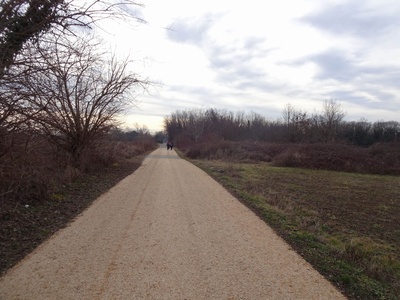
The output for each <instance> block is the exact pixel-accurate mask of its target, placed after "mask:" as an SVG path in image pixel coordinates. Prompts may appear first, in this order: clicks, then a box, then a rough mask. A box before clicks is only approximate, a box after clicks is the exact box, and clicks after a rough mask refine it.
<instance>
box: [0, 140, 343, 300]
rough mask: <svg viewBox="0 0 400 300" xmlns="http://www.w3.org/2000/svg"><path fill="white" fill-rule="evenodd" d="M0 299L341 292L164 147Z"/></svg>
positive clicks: (9, 280) (44, 251)
mask: <svg viewBox="0 0 400 300" xmlns="http://www.w3.org/2000/svg"><path fill="white" fill-rule="evenodd" d="M0 299H4V300H8V299H345V297H344V296H343V295H342V294H341V293H340V292H339V291H337V290H336V289H335V287H333V286H332V285H331V284H330V283H329V282H328V281H327V280H325V279H324V278H323V277H322V276H321V275H320V274H319V273H318V272H317V271H315V270H314V269H313V268H312V267H311V266H310V265H309V264H308V263H306V262H305V261H304V260H303V259H302V258H301V257H300V256H299V255H298V254H296V253H295V252H294V251H293V250H292V249H291V248H290V246H288V245H287V244H286V243H285V242H284V241H283V240H282V239H281V238H279V237H278V236H277V235H276V234H275V233H274V232H273V231H272V229H271V228H270V227H268V226H267V225H265V223H264V222H262V221H261V220H260V219H259V218H258V217H257V216H256V215H255V214H253V213H252V212H251V211H250V210H249V209H247V208H246V207H245V206H243V205H242V204H241V203H240V202H239V201H237V200H236V199H235V198H234V197H232V196H231V195H230V194H229V193H228V192H227V191H225V190H224V189H223V188H222V187H221V186H220V185H219V184H218V183H217V182H215V181H214V180H213V179H211V178H210V177H209V176H208V175H207V174H206V173H204V172H203V171H201V170H200V169H198V168H196V167H195V166H193V165H192V164H190V163H189V162H187V161H185V160H183V159H180V158H179V157H178V156H177V154H176V153H175V151H173V150H172V151H171V150H167V149H166V148H164V147H161V148H160V149H157V150H156V151H154V152H152V153H151V154H150V155H149V156H148V157H147V158H146V159H145V161H144V162H143V165H142V166H141V167H140V168H139V169H138V170H137V171H136V172H134V173H133V174H132V175H130V176H128V177H126V178H125V179H124V180H122V181H121V182H120V183H119V184H117V185H116V186H115V187H114V188H112V189H111V190H109V191H108V192H107V193H105V194H103V195H102V196H101V197H99V198H98V199H97V200H96V201H95V202H94V203H93V204H92V205H91V206H90V207H89V208H88V209H87V210H85V211H84V212H83V213H82V214H81V215H80V216H78V217H77V218H76V219H75V220H74V221H73V222H72V223H71V224H70V225H69V226H68V227H67V228H64V229H62V230H60V231H59V232H57V233H56V234H55V235H53V236H52V237H51V238H50V239H49V240H47V241H46V242H45V243H43V244H42V245H40V246H39V247H38V248H37V249H36V250H35V251H34V252H33V253H32V254H30V255H28V256H27V257H26V258H25V259H24V260H23V261H21V262H20V263H19V264H18V265H16V266H15V267H14V268H13V269H11V270H10V271H9V272H7V273H6V274H5V276H3V277H2V278H1V279H0Z"/></svg>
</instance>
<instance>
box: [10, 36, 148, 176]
mask: <svg viewBox="0 0 400 300" xmlns="http://www.w3.org/2000/svg"><path fill="white" fill-rule="evenodd" d="M98 46H99V45H98V43H97V42H95V41H94V40H87V39H80V38H78V39H75V40H72V39H71V38H70V37H59V38H58V40H57V41H56V42H54V43H51V44H48V45H43V46H42V47H41V48H40V49H39V53H40V56H41V60H40V61H38V62H37V63H36V65H35V66H34V69H35V76H30V75H27V76H25V77H22V78H21V77H19V78H17V79H18V80H17V81H15V82H13V83H12V84H11V86H10V88H13V92H14V94H16V95H20V97H21V98H23V99H24V102H23V105H20V108H19V113H20V114H21V115H24V116H26V118H27V119H29V120H31V121H32V122H33V123H34V124H35V126H36V127H37V130H38V131H39V132H41V134H43V135H44V136H46V138H47V139H48V140H49V141H50V142H52V143H53V144H55V145H56V146H58V147H60V148H62V149H64V150H65V151H67V152H68V153H69V154H70V155H71V158H72V163H73V165H74V167H76V168H79V167H81V162H82V161H81V158H82V153H83V151H84V150H85V149H86V148H87V147H88V146H89V145H90V144H91V143H92V142H93V141H94V140H95V139H96V138H97V137H99V136H100V135H101V134H103V133H105V132H107V130H109V129H110V128H111V127H112V126H113V125H114V124H115V122H116V116H117V115H118V114H119V113H121V112H122V110H123V109H124V108H125V107H126V104H128V103H131V102H132V101H134V96H133V95H132V94H131V91H132V88H134V87H138V86H142V87H144V86H145V85H146V84H147V81H146V80H141V79H139V78H138V77H137V76H136V75H135V74H133V73H131V72H130V71H129V61H128V60H125V61H122V62H118V61H117V60H116V59H115V57H111V58H109V59H106V58H105V55H104V53H100V52H99V51H98V49H99V48H98ZM50 52H51V53H52V55H49V53H50ZM30 68H32V66H30Z"/></svg>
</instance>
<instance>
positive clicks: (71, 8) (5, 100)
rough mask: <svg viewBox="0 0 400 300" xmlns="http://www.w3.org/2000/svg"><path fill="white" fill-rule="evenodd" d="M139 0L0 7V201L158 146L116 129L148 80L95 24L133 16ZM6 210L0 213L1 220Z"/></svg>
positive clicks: (37, 194)
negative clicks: (113, 50) (114, 51)
mask: <svg viewBox="0 0 400 300" xmlns="http://www.w3.org/2000/svg"><path fill="white" fill-rule="evenodd" d="M132 5H133V6H135V5H138V4H137V3H135V2H134V1H131V0H126V1H108V0H93V1H89V2H85V3H82V2H80V1H74V0H68V1H63V0H62V1H60V0H32V1H21V0H7V1H1V3H0V17H1V18H0V53H1V54H0V205H1V207H2V208H3V209H2V212H5V211H6V209H5V207H6V206H7V205H8V204H10V203H14V204H15V205H17V204H18V203H19V202H20V201H22V200H24V202H25V203H28V202H35V201H41V200H43V199H45V198H46V197H48V195H49V193H51V191H52V190H53V189H54V188H56V187H57V185H60V184H64V183H68V182H70V181H71V180H73V179H74V178H76V177H79V176H80V175H81V174H82V173H85V172H91V171H93V170H99V169H101V168H102V167H106V166H109V165H111V164H113V163H116V162H118V160H120V159H121V158H126V157H130V156H133V155H136V154H139V153H142V152H144V151H147V150H149V149H151V148H153V147H154V145H155V142H154V139H153V137H151V136H150V135H149V133H148V132H143V131H139V132H137V131H135V134H131V135H130V136H129V137H128V138H122V135H121V134H119V135H118V134H117V132H118V130H115V128H116V127H117V126H118V123H117V121H116V120H117V117H118V115H119V114H120V113H121V112H122V111H123V110H124V109H125V108H126V107H127V106H128V105H132V104H134V103H135V95H137V91H138V90H141V89H142V88H145V86H146V85H147V84H148V82H147V81H146V80H142V79H141V78H140V77H139V76H138V75H137V74H134V73H132V72H131V71H130V70H131V69H130V68H129V66H130V61H129V60H128V59H126V60H120V59H117V58H116V56H115V55H114V56H113V55H110V54H109V53H108V51H107V50H105V48H104V46H103V44H102V42H101V41H99V40H98V39H96V38H95V37H94V36H93V35H92V34H91V32H90V29H91V28H92V27H93V26H94V25H95V24H96V23H97V22H98V21H100V20H102V19H103V18H118V19H126V18H133V19H137V18H136V17H135V16H133V15H131V11H132V10H130V8H131V7H130V6H132ZM1 218H2V215H0V220H1Z"/></svg>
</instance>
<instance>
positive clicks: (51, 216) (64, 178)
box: [0, 136, 157, 273]
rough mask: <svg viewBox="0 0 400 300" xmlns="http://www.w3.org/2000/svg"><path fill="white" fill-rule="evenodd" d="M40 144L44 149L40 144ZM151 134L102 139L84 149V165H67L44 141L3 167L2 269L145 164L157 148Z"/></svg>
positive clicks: (0, 212)
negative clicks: (138, 136) (122, 139)
mask: <svg viewBox="0 0 400 300" xmlns="http://www.w3.org/2000/svg"><path fill="white" fill-rule="evenodd" d="M37 144H40V146H41V147H38V145H37ZM156 146H157V145H156V143H155V142H154V140H153V138H152V137H151V136H148V137H147V138H144V137H141V138H137V139H136V141H115V140H114V141H113V140H112V139H111V137H109V138H107V139H102V140H99V141H97V142H96V143H95V145H93V147H92V148H90V149H87V151H86V152H85V159H84V160H83V161H84V162H85V164H84V165H85V168H84V169H80V170H77V169H74V168H71V166H69V165H67V164H65V156H64V155H62V154H61V153H58V154H57V153H55V152H54V151H53V150H54V149H53V148H52V147H51V144H49V143H46V142H45V141H41V142H40V143H39V141H36V143H33V142H32V141H31V142H30V145H29V146H28V147H27V148H25V149H23V152H20V153H19V155H17V152H16V151H15V149H14V152H13V153H14V155H12V156H13V157H10V156H11V155H6V156H3V157H2V160H1V162H2V164H1V165H0V207H1V210H0V258H1V259H0V273H1V272H4V271H5V270H7V269H8V268H10V267H11V266H12V265H13V264H15V263H16V262H18V260H20V259H21V258H23V257H24V256H25V255H26V254H27V253H29V252H30V251H32V250H33V249H34V248H35V247H36V246H38V245H39V244H40V243H41V242H42V241H43V240H44V239H46V238H47V237H49V236H50V235H51V234H52V233H54V232H55V231H57V230H58V229H60V228H61V227H64V226H65V225H66V224H68V223H69V222H70V221H71V220H72V219H73V218H74V217H75V216H76V215H77V214H79V213H80V212H81V211H82V210H83V209H84V208H86V207H87V206H88V205H89V204H90V203H91V202H92V201H93V200H94V199H96V198H97V197H98V196H99V195H100V194H102V193H103V192H105V191H106V190H108V189H109V188H111V187H112V186H114V185H115V184H116V183H117V182H118V181H119V180H121V179H122V178H124V177H125V176H127V175H129V174H131V173H132V172H133V171H134V170H135V169H136V168H138V167H139V166H140V163H141V160H142V158H143V156H140V155H141V154H143V153H145V152H147V151H149V150H152V149H154V148H155V147H156Z"/></svg>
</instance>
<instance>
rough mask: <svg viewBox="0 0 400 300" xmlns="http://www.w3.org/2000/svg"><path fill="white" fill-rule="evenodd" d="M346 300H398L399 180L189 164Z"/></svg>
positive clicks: (248, 165) (257, 166)
mask: <svg viewBox="0 0 400 300" xmlns="http://www.w3.org/2000/svg"><path fill="white" fill-rule="evenodd" d="M195 163H196V164H197V165H198V166H200V167H201V168H203V169H205V170H206V171H207V172H209V173H210V174H211V175H212V176H213V177H214V178H216V179H217V180H218V181H220V182H221V183H222V184H223V185H224V186H225V187H227V188H228V189H229V190H230V191H231V192H232V193H234V194H235V195H236V196H237V197H238V198H239V199H241V201H243V202H244V203H245V204H246V205H248V206H249V207H250V208H251V209H253V210H254V211H255V212H256V213H257V214H258V215H259V216H260V217H261V218H263V219H264V220H265V221H266V222H267V223H268V224H270V225H271V226H272V227H273V228H274V229H275V230H276V231H277V232H278V233H279V234H280V235H281V236H282V237H284V238H285V239H286V240H287V241H288V242H289V243H290V244H291V245H292V246H293V247H294V248H295V249H297V251H298V252H299V253H300V254H301V255H303V256H304V257H305V258H306V259H307V260H308V261H309V262H310V263H312V264H313V265H314V266H315V267H316V268H317V269H318V270H319V271H320V272H321V273H322V274H323V275H325V276H326V277H327V278H328V279H329V280H331V281H332V282H333V283H334V284H336V285H337V286H338V287H339V288H340V289H342V290H343V291H344V292H345V293H346V295H347V296H348V297H349V298H351V299H397V296H396V295H399V294H400V286H399V282H400V219H399V217H398V216H399V215H400V178H399V177H398V176H382V175H368V174H355V173H348V172H346V173H344V172H334V171H323V170H309V169H300V168H282V167H273V166H271V165H270V164H269V163H265V162H261V163H258V164H255V163H254V162H253V163H235V162H232V161H229V162H224V161H221V160H220V161H211V160H201V161H200V160H196V161H195Z"/></svg>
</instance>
